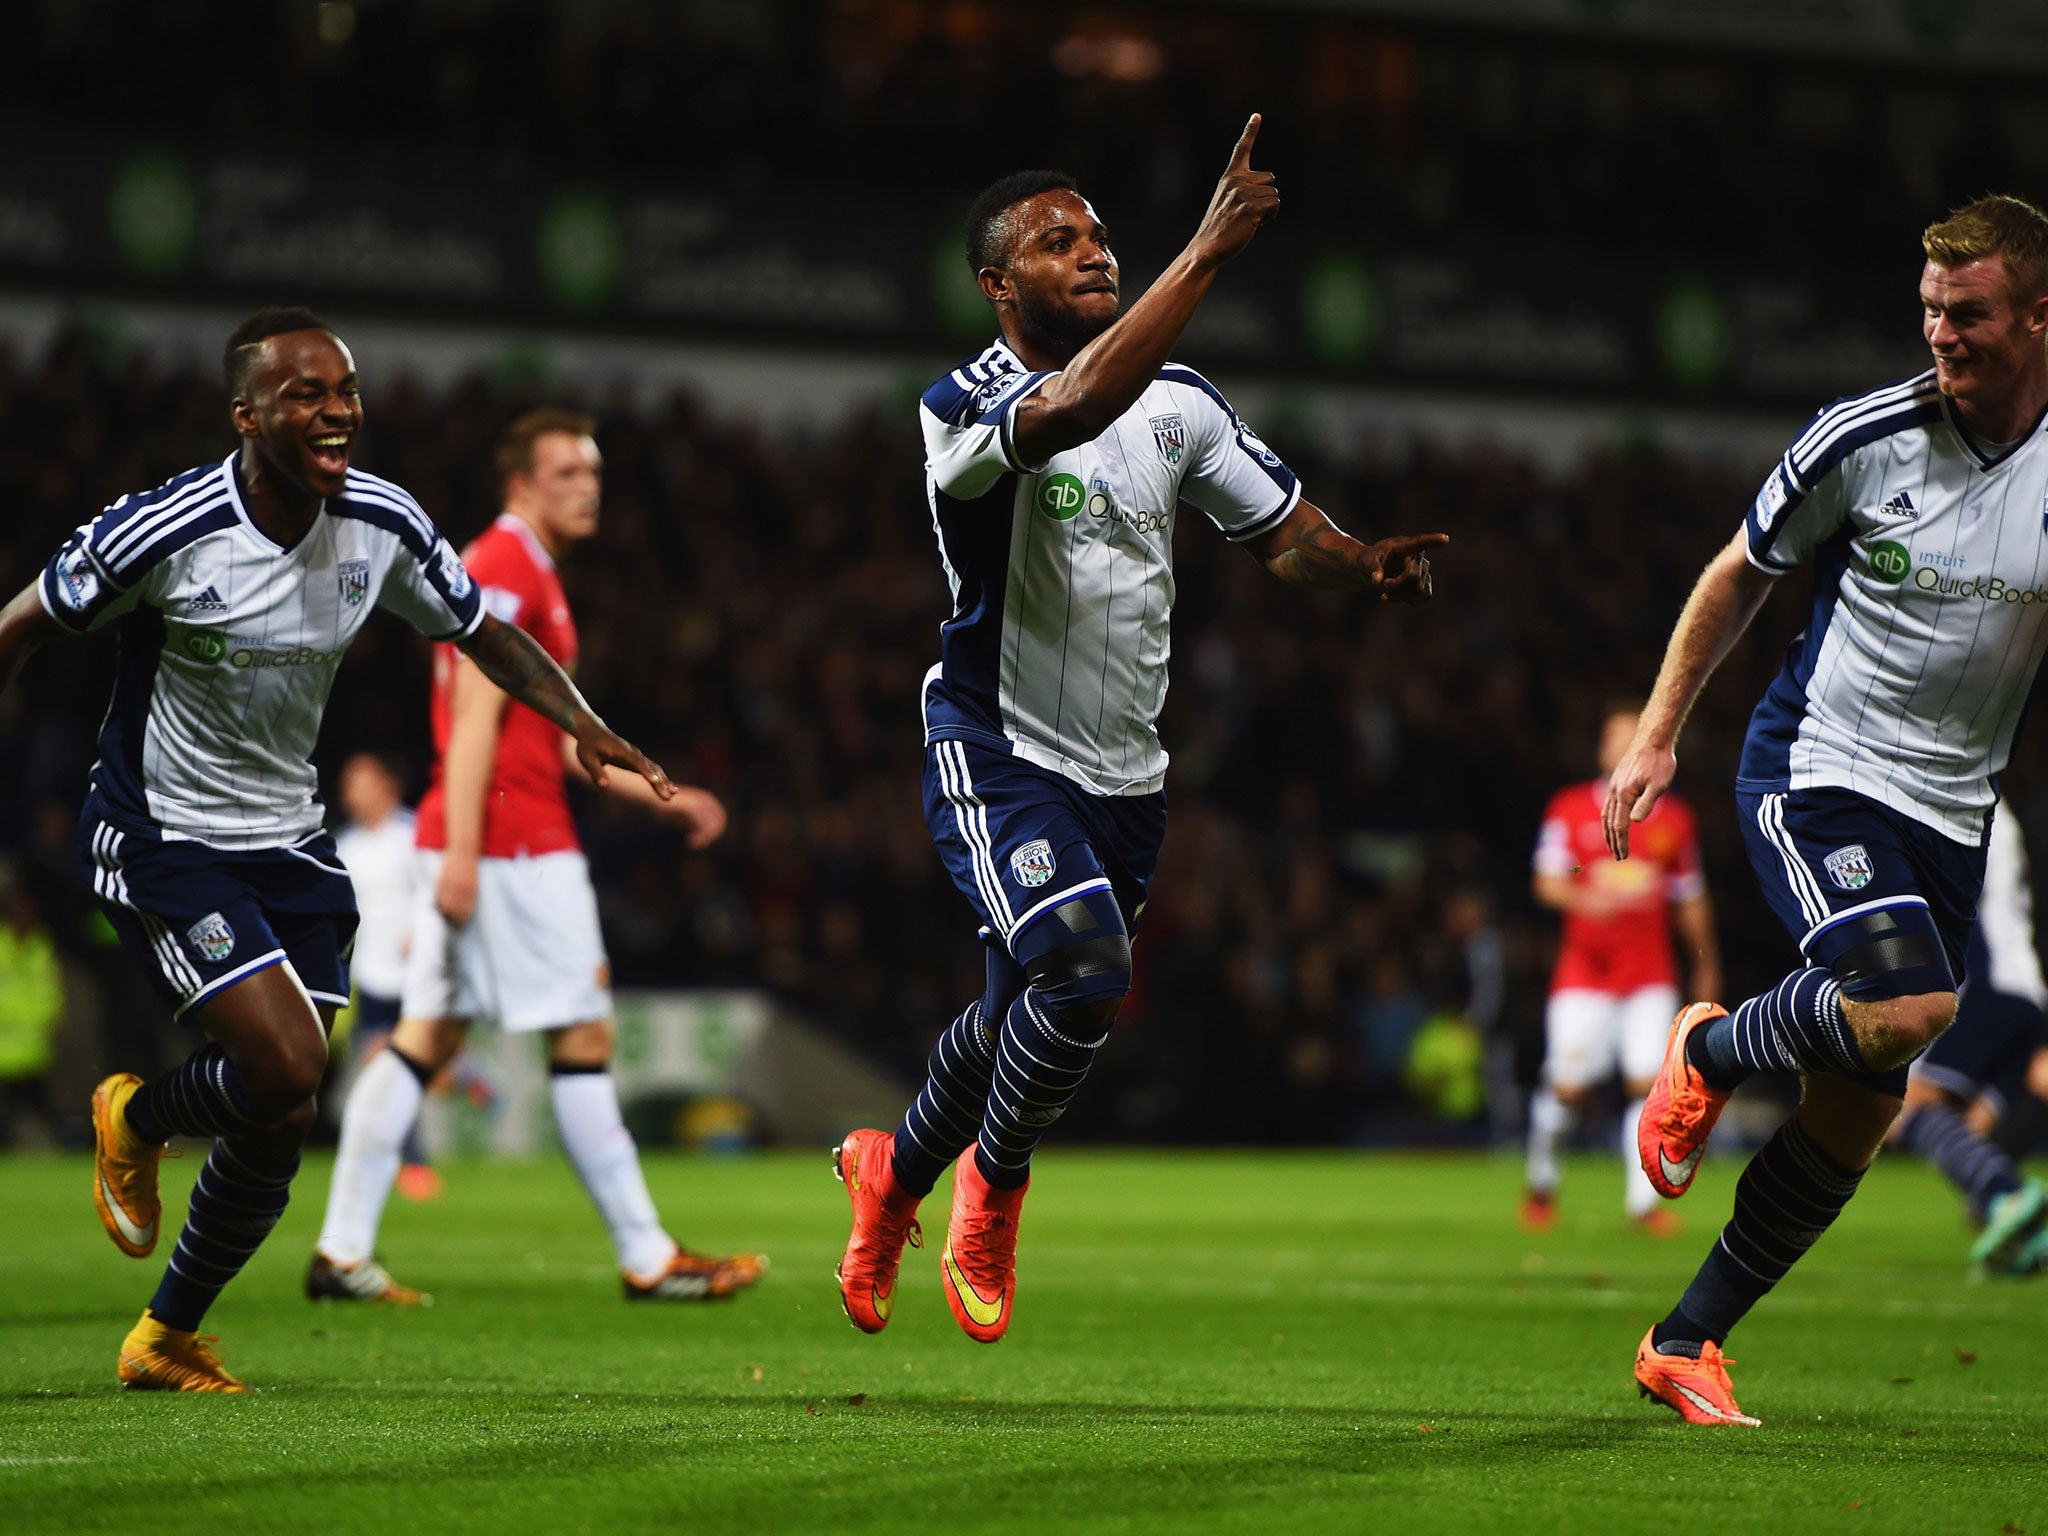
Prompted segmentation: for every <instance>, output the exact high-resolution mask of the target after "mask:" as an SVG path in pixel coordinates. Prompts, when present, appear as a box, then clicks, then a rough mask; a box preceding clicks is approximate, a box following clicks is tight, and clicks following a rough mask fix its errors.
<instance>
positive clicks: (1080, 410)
mask: <svg viewBox="0 0 2048 1536" xmlns="http://www.w3.org/2000/svg"><path fill="white" fill-rule="evenodd" d="M1259 121H1260V119H1259V115H1258V114H1257V113H1256V112H1254V113H1253V114H1252V116H1251V120H1250V121H1249V122H1247V123H1246V124H1245V125H1244V132H1243V133H1242V134H1241V135H1240V136H1239V137H1238V141H1237V147H1236V148H1235V149H1233V150H1232V151H1231V152H1230V163H1229V165H1227V166H1226V167H1224V171H1223V179H1222V180H1221V181H1219V182H1217V183H1216V194H1215V196H1213V197H1212V198H1210V200H1209V211H1208V212H1207V213H1206V214H1204V215H1203V216H1202V223H1201V226H1200V227H1199V228H1198V229H1196V231H1195V237H1194V238H1193V239H1192V240H1190V241H1189V242H1188V244H1187V248H1186V249H1184V250H1183V251H1182V252H1181V253H1180V255H1178V256H1176V257H1175V258H1174V259H1173V263H1172V264H1171V265H1170V266H1168V267H1167V269H1166V270H1165V271H1164V272H1162V273H1160V275H1159V280H1158V281H1157V282H1155V283H1154V284H1153V285H1152V286H1151V287H1150V288H1148V289H1147V290H1146V291H1145V296H1144V297H1143V298H1141V299H1139V300H1138V302H1137V303H1135V304H1133V305H1132V306H1131V307H1130V309H1128V310H1127V311H1125V313H1124V314H1122V315H1121V316H1119V317H1118V318H1117V321H1116V323H1115V324H1114V325H1112V326H1110V328H1109V329H1108V330H1106V331H1104V332H1103V333H1102V334H1101V335H1100V336H1098V337H1096V338H1095V339H1094V340H1093V341H1091V342H1089V343H1088V345H1087V346H1085V347H1083V348H1081V350H1080V351H1079V352H1077V353H1075V354H1074V360H1073V361H1072V362H1070V363H1068V364H1067V366H1066V367H1065V368H1063V369H1061V370H1060V372H1058V373H1056V374H1055V375H1053V377H1052V378H1050V379H1048V380H1047V381H1046V382H1045V385H1044V387H1043V388H1041V389H1039V390H1038V391H1037V392H1036V393H1034V394H1033V395H1031V396H1030V398H1028V399H1026V400H1025V401H1023V402H1022V403H1021V404H1020V405H1018V407H1017V414H1016V419H1015V424H1014V426H1013V427H1012V436H1013V441H1014V442H1015V443H1016V445H1017V453H1018V456H1019V457H1020V458H1022V459H1023V461H1024V462H1025V463H1026V464H1043V463H1044V462H1045V461H1046V460H1047V459H1049V458H1051V457H1052V456H1053V455H1054V454H1056V453H1058V452H1060V450H1062V449H1064V448H1072V447H1073V446H1074V445H1075V444H1077V443H1085V442H1089V441H1091V440H1092V439H1094V438H1097V437H1100V436H1101V435H1102V434H1103V433H1104V432H1105V431H1107V430H1108V429H1109V425H1110V423H1111V422H1113V421H1115V420H1116V419H1117V418H1118V417H1119V416H1121V415H1123V413H1124V412H1125V411H1127V410H1129V409H1130V408H1131V406H1132V405H1133V404H1134V403H1135V402H1136V401H1137V398H1138V396H1139V395H1141V394H1143V393H1144V392H1145V387H1146V386H1147V385H1148V384H1150V383H1151V382H1152V381H1153V380H1154V379H1155V378H1157V377H1158V376H1159V370H1160V368H1161V367H1163V366H1164V365H1165V363H1166V360H1167V357H1168V355H1169V354H1170V353H1171V352H1172V351H1173V348H1174V345H1175V343H1177V342H1178V341H1179V340H1180V333H1181V332H1182V331H1183V330H1185V329H1186V328H1187V324H1188V321H1190V320H1191V319H1193V318H1194V314H1195V310H1196V308H1197V306H1199V305H1200V304H1201V302H1202V296H1203V295H1204V294H1206V293H1207V292H1208V291H1209V284H1210V283H1212V282H1213V281H1215V278H1216V273H1217V271H1218V270H1219V269H1220V268H1221V267H1222V265H1223V263H1224V262H1226V261H1228V260H1230V258H1231V257H1233V256H1235V255H1236V254H1237V253H1238V252H1239V251H1241V250H1243V249H1244V248H1245V247H1246V246H1247V245H1249V244H1251V239H1252V236H1253V235H1255V234H1257V233H1258V230H1259V226H1260V225H1262V224H1265V223H1266V222H1268V221H1269V220H1270V219H1272V217H1273V215H1274V214H1275V213H1277V212H1278V211H1279V208H1280V193H1279V190H1278V189H1277V188H1276V187H1275V186H1274V184H1273V173H1272V172H1271V171H1255V170H1253V169H1252V142H1253V141H1254V140H1255V139H1257V138H1258V136H1259Z"/></svg>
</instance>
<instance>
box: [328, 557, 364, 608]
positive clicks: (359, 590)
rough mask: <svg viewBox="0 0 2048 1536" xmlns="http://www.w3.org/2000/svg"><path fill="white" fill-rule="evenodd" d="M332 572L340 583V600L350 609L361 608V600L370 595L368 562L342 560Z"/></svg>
mask: <svg viewBox="0 0 2048 1536" xmlns="http://www.w3.org/2000/svg"><path fill="white" fill-rule="evenodd" d="M334 570H335V575H336V576H337V577H339V578H340V581H341V600H342V601H343V602H344V603H347V604H348V605H349V607H351V608H360V607H362V606H363V599H364V598H366V597H368V596H369V595H370V562H369V561H367V560H344V561H342V562H341V564H339V565H337V566H336V567H335V568H334Z"/></svg>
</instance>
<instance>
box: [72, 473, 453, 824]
mask: <svg viewBox="0 0 2048 1536" xmlns="http://www.w3.org/2000/svg"><path fill="white" fill-rule="evenodd" d="M39 590H40V592H41V594H42V600H43V606H44V608H46V609H47V610H48V611H49V614H50V617H51V618H53V619H55V620H56V621H57V623H58V624H60V625H61V626H63V627H64V628H65V629H68V630H71V631H73V632H75V633H84V632H85V631H87V630H92V629H98V628H99V627H100V626H101V625H103V624H105V623H107V622H109V621H110V620H111V621H117V623H118V630H117V632H118V635H119V639H120V659H119V661H118V663H117V669H116V673H115V678H114V699H113V703H112V704H111V706H109V708H108V710H107V718H106V721H105V723H104V724H103V725H102V726H101V727H100V757H99V761H98V762H97V763H95V764H94V765H93V771H92V783H93V790H94V793H95V795H96V797H97V800H98V802H99V809H100V811H101V814H102V817H103V819H104V820H105V821H106V822H107V823H108V824H110V825H112V826H114V827H116V828H118V829H119V830H121V831H123V832H126V833H128V834H130V835H135V836H144V837H157V838H163V839H167V840H180V839H185V840H191V841H194V842H201V843H207V844H210V845H212V846H214V847H217V848H225V849H233V850H244V849H251V848H274V847H283V846H286V845H289V844H292V843H295V842H298V841H300V840H301V839H303V838H305V837H308V836H310V835H311V834H313V833H314V832H317V831H318V830H319V829H320V823H321V814H320V805H319V802H318V800H317V799H316V798H315V791H316V788H317V782H316V779H315V775H314V772H313V766H312V763H311V762H310V761H309V759H310V758H311V756H312V752H313V742H314V739H315V738H316V737H317V736H318V735H319V732H320V717H321V714H322V712H323V711H324V710H325V708H326V705H327V694H328V690H329V689H330V688H331V687H332V686H333V682H334V673H335V669H336V668H337V667H338V666H339V665H340V663H341V657H342V653H343V652H344V651H346V650H347V649H348V646H349V642H350V641H351V640H353V639H354V638H355V635H356V631H357V630H359V629H360V628H362V625H363V621H364V620H365V619H366V618H368V617H369V613H370V610H371V609H372V608H373V607H382V608H387V609H390V610H391V611H392V612H394V613H396V614H398V615H399V616H400V617H401V618H403V619H405V620H407V621H408V622H409V623H411V624H412V625H413V626H414V627H415V628H417V629H419V630H420V631H421V632H422V633H424V634H427V635H430V636H432V637H434V638H435V639H444V640H446V639H456V638H459V637H461V636H464V635H467V634H470V633H471V632H473V631H474V630H475V629H476V627H477V625H478V624H480V623H482V622H483V608H482V606H481V604H480V603H479V601H478V597H477V590H476V586H475V584H474V583H473V582H471V580H470V579H469V573H468V572H467V571H465V570H464V569H463V566H462V561H461V559H460V558H459V557H458V556H457V555H456V553H455V551H454V550H453V549H452V548H450V547H449V544H448V541H447V540H446V539H444V538H442V537H441V534H440V532H439V531H438V530H437V529H436V528H435V527H434V524H433V522H432V520H431V519H429V518H428V516H427V515H426V513H424V512H423V511H421V510H420V506H419V503H418V502H416V501H414V500H413V499H412V497H410V496H409V495H407V494H406V493H405V492H404V491H402V490H400V489H399V488H398V487H397V486H395V485H393V484H392V483H391V482H390V481H388V480H379V479H378V478H377V477H376V476H374V475H366V474H363V473H361V472H360V471H358V470H350V471H349V473H348V479H347V482H346V488H345V489H344V491H343V492H342V494H341V495H339V496H336V497H333V498H331V499H329V500H328V501H325V502H323V503H322V504H321V509H320V515H319V516H318V517H316V518H314V520H313V526H312V527H311V529H309V530H308V531H307V533H306V536H305V537H304V538H302V539H300V540H299V542H298V543H297V544H296V545H294V546H293V547H292V548H290V549H285V548H282V547H281V546H280V545H278V544H277V543H276V542H275V541H274V540H272V539H271V538H270V536H269V535H268V534H266V533H264V532H263V531H262V530H261V529H259V528H258V527H257V526H256V524H255V523H254V522H253V521H251V520H250V517H249V513H248V510H247V508H246V507H245V506H244V505H243V502H242V487H241V483H240V480H239V479H238V477H237V475H236V473H235V459H234V458H233V456H230V457H229V458H228V459H227V460H225V461H224V462H222V463H219V464H212V465H206V466H203V467H201V468H199V469H193V470H188V471H186V472H185V473H184V474H182V475H179V476H178V477H177V478H176V479H174V480H171V481H169V482H167V483H166V484H164V485H162V486H159V487H158V488H157V489H156V490H153V491H144V492H142V493H140V494H139V495H134V496H124V497H122V498H121V499H120V500H119V501H117V502H115V503H114V504H113V505H112V506H110V507H108V508H107V509H106V511H104V512H102V513H101V514H100V515H99V516H98V517H96V518H94V519H93V520H92V521H91V522H89V523H87V524H85V525H84V526H83V527H81V528H80V529H79V530H78V531H77V532H76V533H74V534H73V535H72V536H71V538H70V539H69V540H67V541H66V543H65V545H64V547H63V548H62V549H60V550H58V552H57V554H56V555H55V556H54V557H53V558H52V559H51V561H50V563H49V564H48V565H47V566H46V567H44V570H43V575H42V580H41V583H40V585H39Z"/></svg>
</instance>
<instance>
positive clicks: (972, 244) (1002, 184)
mask: <svg viewBox="0 0 2048 1536" xmlns="http://www.w3.org/2000/svg"><path fill="white" fill-rule="evenodd" d="M1080 190H1081V189H1080V188H1079V187H1077V186H1076V185H1075V184H1074V178H1073V177H1071V176H1069V175H1068V174H1067V173H1066V172H1065V171H1012V172H1010V174H1009V175H1007V176H1005V177H1004V178H1003V179H1002V180H1001V181H997V182H993V183H991V184H990V185H989V186H988V187H986V188H984V189H983V191H982V193H981V195H980V196H979V197H977V198H975V200H974V201H973V202H971V203H969V204H968V205H967V267H968V270H969V271H971V272H979V271H980V270H981V269H982V268H983V267H1000V266H1001V265H1002V264H1003V263H1004V262H1005V261H1006V260H1008V259H1009V255H1010V238H1011V233H1012V231H1011V229H1010V221H1009V219H1008V217H1007V215H1008V214H1009V211H1010V210H1011V209H1012V208H1014V207H1016V206H1017V205H1018V204H1019V203H1021V202H1023V201H1024V200H1025V199H1026V198H1032V197H1036V196H1038V195H1039V193H1041V192H1078V191H1080Z"/></svg>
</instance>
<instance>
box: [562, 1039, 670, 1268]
mask: <svg viewBox="0 0 2048 1536" xmlns="http://www.w3.org/2000/svg"><path fill="white" fill-rule="evenodd" d="M548 1088H549V1091H550V1093H551V1094H552V1095H553V1098H554V1103H555V1131H556V1134H558V1135H559V1136H560V1137H561V1138H562V1149H563V1150H564V1151H565V1152H567V1153H568V1154H569V1161H570V1162H572V1163H574V1164H575V1165H576V1172H577V1175H578V1176H579V1177H580V1178H581V1179H582V1180H583V1187H584V1188H585V1189H587V1190H589V1191H590V1201H591V1204H593V1205H595V1206H596V1207H597V1214H598V1215H600V1216H602V1217H603V1218H604V1224H605V1226H606V1227H607V1228H609V1229H610V1231H611V1234H612V1246H613V1247H614V1248H615V1249H617V1250H618V1255H619V1267H620V1268H621V1269H624V1270H627V1271H629V1272H630V1273H632V1274H635V1275H639V1276H642V1277H643V1278H644V1277H648V1276H653V1275H658V1274H660V1273H661V1272H662V1271H663V1270H665V1269H667V1268H668V1261H669V1260H670V1259H672V1258H674V1257H675V1252H676V1244H675V1239H674V1238H672V1237H670V1236H669V1235H668V1233H667V1232H666V1231H664V1230H663V1228H662V1225H661V1218H660V1217H659V1216H657V1215H656V1214H655V1211H654V1197H653V1196H652V1195H650V1194H648V1193H647V1176H646V1175H645V1174H644V1173H642V1172H641V1171H640V1149H639V1148H638V1147H636V1146H634V1145H633V1133H632V1132H631V1131H629V1130H627V1129H626V1123H625V1121H624V1120H623V1119H621V1118H620V1116H619V1090H618V1089H617V1088H616V1087H615V1086H614V1085H613V1083H612V1075H611V1073H609V1072H558V1073H555V1074H553V1075H551V1076H550V1077H549V1079H548Z"/></svg>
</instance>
